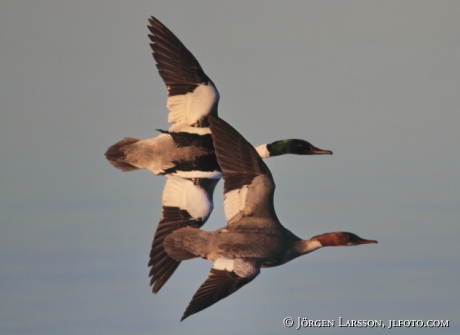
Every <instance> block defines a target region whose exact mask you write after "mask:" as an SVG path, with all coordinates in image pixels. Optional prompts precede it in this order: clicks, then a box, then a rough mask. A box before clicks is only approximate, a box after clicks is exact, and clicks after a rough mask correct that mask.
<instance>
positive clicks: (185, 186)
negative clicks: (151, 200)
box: [149, 175, 219, 293]
mask: <svg viewBox="0 0 460 335" xmlns="http://www.w3.org/2000/svg"><path fill="white" fill-rule="evenodd" d="M166 178H167V181H166V185H165V188H164V190H163V199H162V205H163V208H162V209H163V211H162V212H163V213H162V218H161V220H160V222H159V224H158V227H157V230H156V232H155V235H154V238H153V242H152V249H151V250H150V261H149V266H151V267H152V268H151V270H150V274H149V276H150V277H152V278H151V281H150V285H151V286H153V287H152V291H153V293H157V292H158V291H159V290H160V289H161V287H162V286H163V285H164V284H165V283H166V281H167V280H168V279H169V277H171V275H172V274H173V273H174V271H175V270H176V268H177V267H178V266H179V264H180V261H176V260H174V259H173V258H171V257H170V256H169V255H168V254H167V253H166V251H165V249H164V246H163V241H164V239H165V238H166V237H167V236H168V235H169V234H171V233H172V232H173V231H175V230H177V229H179V228H183V227H196V228H199V227H201V226H202V225H203V224H204V223H205V222H206V220H207V219H208V217H209V215H210V214H211V212H212V210H213V207H214V204H213V201H212V196H213V193H214V188H215V187H216V185H217V183H218V182H219V179H204V178H203V179H201V178H195V179H184V178H181V177H178V176H172V175H168V176H166Z"/></svg>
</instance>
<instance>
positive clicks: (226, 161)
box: [208, 115, 281, 228]
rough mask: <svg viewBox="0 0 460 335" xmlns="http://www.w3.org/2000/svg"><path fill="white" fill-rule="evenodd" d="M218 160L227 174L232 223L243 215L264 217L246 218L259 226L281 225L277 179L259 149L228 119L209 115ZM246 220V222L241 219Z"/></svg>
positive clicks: (226, 192)
mask: <svg viewBox="0 0 460 335" xmlns="http://www.w3.org/2000/svg"><path fill="white" fill-rule="evenodd" d="M208 119H209V123H210V128H211V135H212V138H213V141H214V148H215V151H216V156H217V161H218V162H219V165H220V167H221V169H222V177H223V178H224V210H225V216H226V217H227V221H228V224H229V225H237V224H239V222H240V220H241V219H242V218H243V217H249V216H250V217H259V218H264V220H252V222H249V223H248V222H247V221H248V220H246V221H245V222H244V225H246V226H247V225H248V224H252V225H254V226H257V227H259V228H262V227H264V228H279V227H280V226H281V224H280V223H279V220H278V218H277V216H276V213H275V209H274V206H273V195H274V193H275V182H274V180H273V177H272V175H271V173H270V170H269V169H268V167H267V165H265V163H264V162H263V161H262V158H261V157H260V156H259V154H258V153H257V151H256V149H254V147H253V146H252V145H251V144H250V143H249V142H248V141H246V139H245V138H244V137H243V136H241V134H240V133H238V132H237V131H236V130H235V129H234V128H233V127H232V126H230V125H229V124H228V123H227V122H225V121H224V120H222V119H220V118H218V117H214V116H212V115H210V116H209V117H208ZM241 224H243V223H241Z"/></svg>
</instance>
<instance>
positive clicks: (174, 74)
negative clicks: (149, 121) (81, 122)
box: [105, 17, 332, 293]
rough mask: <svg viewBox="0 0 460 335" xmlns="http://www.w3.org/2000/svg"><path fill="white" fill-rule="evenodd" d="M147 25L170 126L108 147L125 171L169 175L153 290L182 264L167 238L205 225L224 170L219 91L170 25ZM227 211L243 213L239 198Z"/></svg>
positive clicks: (299, 147)
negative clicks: (213, 121)
mask: <svg viewBox="0 0 460 335" xmlns="http://www.w3.org/2000/svg"><path fill="white" fill-rule="evenodd" d="M148 29H149V30H150V33H151V34H150V35H149V38H150V40H151V42H152V43H151V44H150V46H151V48H152V51H153V57H154V59H155V61H156V63H157V64H156V66H157V69H158V72H159V74H160V76H161V78H162V79H163V81H164V83H165V85H166V88H167V92H168V97H167V101H166V107H167V108H168V109H169V114H168V122H170V123H171V127H170V128H169V129H168V130H167V131H165V130H160V132H161V134H160V135H158V136H157V137H154V138H150V139H143V140H142V139H137V138H131V137H127V138H124V139H123V140H121V141H119V142H117V143H115V144H114V145H112V146H111V147H109V148H108V150H107V152H106V153H105V156H106V158H107V160H108V161H109V162H110V163H111V164H112V165H113V166H114V167H116V168H118V169H120V170H121V171H135V170H139V169H147V170H150V171H152V172H153V173H155V174H157V175H164V176H166V178H167V180H166V184H165V187H164V189H163V196H162V217H161V219H160V222H159V225H158V227H157V230H156V232H155V235H154V238H153V242H152V247H151V250H150V260H149V264H148V265H149V266H150V267H151V270H150V277H151V282H150V283H151V285H152V291H153V292H154V293H157V292H158V291H159V290H160V289H161V287H162V286H163V285H164V284H165V283H166V281H167V280H168V279H169V278H170V277H171V275H172V274H173V273H174V271H175V270H176V269H177V267H178V266H179V264H180V261H177V260H174V259H173V258H171V257H170V256H169V255H168V254H167V253H166V252H165V250H164V247H163V241H164V239H165V238H166V237H167V236H168V235H169V234H171V233H172V232H173V231H175V230H177V229H180V228H183V227H195V228H199V227H201V226H202V225H203V224H204V223H205V222H206V221H207V219H208V218H209V215H210V214H211V212H212V210H213V208H214V203H213V192H214V189H215V187H216V184H217V182H218V181H219V179H220V178H221V175H222V170H221V168H220V166H219V164H218V162H217V157H216V154H215V149H214V141H213V138H212V136H211V135H210V134H211V129H210V128H209V121H208V116H209V115H214V116H217V114H218V113H217V107H218V102H219V97H220V96H219V92H218V91H217V88H216V86H215V85H214V83H213V82H212V80H211V79H210V78H209V77H208V76H207V75H206V74H205V73H204V71H203V69H202V68H201V65H200V64H199V62H198V61H197V59H196V58H195V57H194V56H193V54H192V53H191V52H190V51H189V50H188V49H187V48H186V47H185V46H184V45H183V44H182V42H181V41H180V40H179V39H178V38H177V37H176V36H175V35H174V34H173V33H172V32H171V31H170V30H169V29H168V28H167V27H166V26H164V25H163V24H162V23H161V22H160V21H158V20H157V19H156V18H154V17H151V18H150V19H149V26H148ZM257 151H258V152H259V155H260V156H261V157H262V158H267V157H272V156H279V155H284V154H289V153H290V154H298V155H323V154H332V152H331V151H329V150H321V149H319V148H317V147H315V146H313V145H311V144H310V143H308V142H307V141H304V140H298V139H288V140H281V141H275V142H273V143H270V144H262V145H260V146H259V147H257ZM253 192H254V191H253V190H249V193H250V194H252V193H253ZM255 192H257V190H256V191H255ZM228 210H229V211H234V212H235V214H238V213H239V212H240V210H239V207H238V204H236V203H235V207H231V206H230V207H229V209H228Z"/></svg>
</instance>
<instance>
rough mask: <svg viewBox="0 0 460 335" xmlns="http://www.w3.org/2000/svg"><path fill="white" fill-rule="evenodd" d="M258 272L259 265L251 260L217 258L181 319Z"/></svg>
mask: <svg viewBox="0 0 460 335" xmlns="http://www.w3.org/2000/svg"><path fill="white" fill-rule="evenodd" d="M259 273H260V267H259V266H257V265H256V263H255V262H254V261H253V260H250V259H241V258H237V259H235V260H233V259H227V258H218V259H217V260H216V261H215V262H214V264H213V266H212V268H211V272H210V273H209V276H208V279H206V281H205V282H204V283H203V284H202V285H201V286H200V288H199V289H198V291H197V292H196V293H195V294H194V295H193V298H192V300H191V301H190V303H189V305H188V306H187V309H186V310H185V312H184V315H182V318H181V321H182V320H184V319H185V318H187V317H189V316H190V315H192V314H195V313H198V312H200V311H202V310H203V309H205V308H208V307H209V306H211V305H213V304H215V303H216V302H218V301H219V300H222V299H223V298H225V297H228V296H229V295H230V294H232V293H234V292H236V291H237V290H239V289H240V288H241V287H243V286H244V285H246V284H247V283H249V282H251V281H252V280H253V279H254V278H255V277H257V275H258V274H259Z"/></svg>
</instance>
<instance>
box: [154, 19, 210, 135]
mask: <svg viewBox="0 0 460 335" xmlns="http://www.w3.org/2000/svg"><path fill="white" fill-rule="evenodd" d="M149 23H150V25H149V26H148V28H149V30H150V32H151V33H152V35H149V38H150V40H151V41H152V43H151V44H150V46H151V48H152V50H153V57H154V58H155V61H156V62H157V68H158V72H159V73H160V76H161V78H163V81H164V83H165V84H166V87H167V89H168V100H167V103H166V107H167V108H168V109H169V110H170V113H169V116H168V122H170V123H173V125H172V126H171V127H170V129H169V130H170V131H175V132H188V133H197V134H205V133H209V128H208V123H207V119H206V116H207V115H208V114H213V115H217V104H218V102H219V92H218V91H217V89H216V87H215V86H214V83H213V82H212V81H211V79H209V77H208V76H207V75H206V74H205V73H204V71H203V69H202V68H201V66H200V64H199V63H198V61H197V60H196V58H195V57H194V56H193V55H192V53H191V52H190V51H189V50H187V48H186V47H185V46H184V45H183V44H182V42H181V41H180V40H179V39H178V38H177V37H176V36H175V35H174V34H173V33H172V32H171V31H170V30H169V29H168V28H166V27H165V26H164V25H163V24H162V23H161V22H160V21H158V20H157V19H156V18H154V17H153V16H152V17H151V18H150V19H149Z"/></svg>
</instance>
